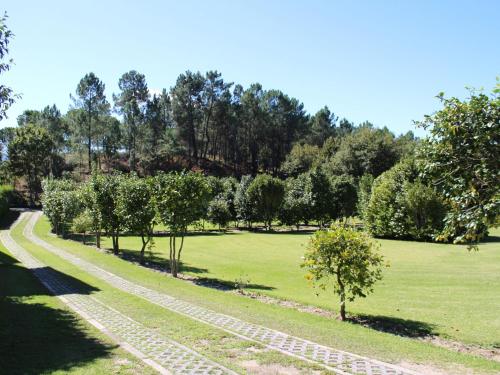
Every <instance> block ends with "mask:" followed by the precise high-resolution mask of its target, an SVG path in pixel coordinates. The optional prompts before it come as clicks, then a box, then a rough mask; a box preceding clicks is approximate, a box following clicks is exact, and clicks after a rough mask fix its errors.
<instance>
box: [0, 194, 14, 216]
mask: <svg viewBox="0 0 500 375" xmlns="http://www.w3.org/2000/svg"><path fill="white" fill-rule="evenodd" d="M11 195H12V187H11V186H8V185H0V221H1V219H3V218H4V217H5V216H6V215H7V213H8V212H9V205H10V197H11Z"/></svg>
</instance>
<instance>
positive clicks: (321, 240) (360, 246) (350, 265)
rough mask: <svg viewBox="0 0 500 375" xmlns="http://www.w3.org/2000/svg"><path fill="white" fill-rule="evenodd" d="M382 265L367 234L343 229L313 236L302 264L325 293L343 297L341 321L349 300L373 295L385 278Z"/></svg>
mask: <svg viewBox="0 0 500 375" xmlns="http://www.w3.org/2000/svg"><path fill="white" fill-rule="evenodd" d="M382 265H383V257H382V256H381V255H380V254H378V252H377V251H376V248H375V245H374V244H373V242H372V241H371V240H370V239H369V237H368V236H367V235H366V234H365V233H363V232H358V231H356V230H354V229H351V228H345V227H341V226H332V227H331V228H330V230H320V231H317V232H316V233H314V235H313V237H312V238H311V239H310V242H309V246H308V248H307V251H306V253H305V255H304V262H303V263H302V267H304V268H306V269H307V271H308V274H307V278H308V279H309V280H311V281H312V282H313V283H315V284H317V286H318V287H319V288H320V289H322V290H326V289H327V288H328V287H332V288H333V291H334V293H336V294H337V295H338V296H339V297H340V317H341V320H345V318H346V315H345V303H346V300H348V301H351V302H352V301H354V299H355V298H357V297H366V295H367V294H369V293H371V292H373V285H374V284H375V282H377V281H378V280H381V279H382Z"/></svg>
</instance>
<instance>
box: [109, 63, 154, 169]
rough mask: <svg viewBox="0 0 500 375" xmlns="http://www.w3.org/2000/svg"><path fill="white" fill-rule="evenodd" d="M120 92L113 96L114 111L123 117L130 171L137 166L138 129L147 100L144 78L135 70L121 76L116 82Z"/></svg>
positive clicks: (146, 86) (147, 94) (146, 87)
mask: <svg viewBox="0 0 500 375" xmlns="http://www.w3.org/2000/svg"><path fill="white" fill-rule="evenodd" d="M118 87H119V88H120V90H121V92H120V93H119V94H117V95H113V99H114V102H115V109H116V110H117V111H118V113H119V114H121V115H123V121H124V123H125V128H126V132H127V134H126V145H127V150H128V153H129V166H130V169H131V170H133V171H134V170H135V169H136V165H137V146H138V141H139V127H140V125H141V123H142V121H143V119H144V110H145V106H146V102H147V100H148V98H149V91H148V85H147V84H146V77H145V76H144V74H141V73H139V72H137V71H135V70H131V71H129V72H127V73H125V74H123V75H122V76H121V78H120V80H119V81H118Z"/></svg>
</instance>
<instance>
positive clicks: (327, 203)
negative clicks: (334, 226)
mask: <svg viewBox="0 0 500 375" xmlns="http://www.w3.org/2000/svg"><path fill="white" fill-rule="evenodd" d="M310 176H311V177H310V178H311V194H312V203H313V206H312V218H313V219H314V220H316V221H318V222H319V224H320V226H323V225H324V224H325V223H326V222H328V221H329V220H331V218H332V217H333V216H335V212H334V210H335V207H334V206H333V205H332V204H331V202H333V201H334V199H335V197H334V196H333V194H332V189H331V184H330V180H329V179H328V177H327V175H326V174H325V173H324V172H323V170H322V169H321V168H319V167H316V168H314V169H313V170H312V171H311V172H310Z"/></svg>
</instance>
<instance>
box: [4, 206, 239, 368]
mask: <svg viewBox="0 0 500 375" xmlns="http://www.w3.org/2000/svg"><path fill="white" fill-rule="evenodd" d="M24 215H26V214H24V213H23V214H22V215H21V217H20V219H22V217H23V216H24ZM18 222H19V221H18ZM14 225H15V224H14ZM0 240H1V241H2V243H3V244H4V246H5V247H6V248H7V249H8V250H9V252H10V253H11V254H12V255H13V256H14V257H15V258H17V260H18V261H20V262H21V263H22V264H23V265H24V266H25V267H27V268H29V269H31V270H32V271H33V272H34V274H35V275H36V277H37V278H38V279H39V280H40V281H41V282H42V283H43V284H44V285H45V287H46V288H47V289H48V290H49V291H50V292H52V293H53V294H54V295H56V296H58V297H59V298H60V299H61V300H62V301H63V302H64V303H66V304H67V305H68V306H69V307H70V308H71V309H72V310H73V311H75V312H77V313H78V314H79V315H81V316H82V317H83V318H84V319H86V320H87V321H88V322H90V323H91V324H92V325H94V326H95V327H97V328H98V329H100V330H101V331H103V332H104V333H105V334H107V335H108V336H110V337H111V338H112V339H114V341H116V342H117V343H119V344H120V345H121V346H122V347H123V348H124V349H126V350H128V351H129V352H131V353H132V354H134V355H136V356H138V357H139V358H141V359H142V360H143V361H144V362H146V363H147V364H149V365H150V366H152V367H153V368H155V369H156V370H158V371H159V372H160V373H164V374H170V373H172V374H200V375H201V374H214V375H219V374H235V372H233V371H231V370H229V369H226V368H225V367H223V366H221V365H219V364H217V363H215V362H213V361H211V360H209V359H207V358H205V357H203V356H202V355H200V354H198V353H196V352H195V351H193V350H191V349H189V348H187V347H185V346H183V345H181V344H179V343H177V342H174V341H172V340H170V339H169V338H167V337H163V336H161V335H159V334H158V333H156V332H154V331H153V330H151V329H148V328H147V327H145V326H143V325H142V324H140V323H138V322H136V321H134V320H132V319H131V318H129V317H127V316H125V315H123V314H122V313H120V312H118V311H116V310H114V309H112V308H110V307H108V306H105V305H104V304H102V303H101V302H99V301H98V300H97V299H95V298H93V297H92V296H90V295H88V294H82V291H81V290H80V289H79V288H78V287H76V286H75V285H72V284H71V282H69V281H67V280H65V279H64V278H63V277H62V276H61V275H60V274H58V273H57V272H56V271H54V270H53V269H51V268H50V267H47V266H45V265H44V264H43V263H41V262H40V261H39V260H37V259H35V258H34V257H33V256H31V255H30V254H29V253H28V252H27V251H26V250H25V249H24V248H22V247H21V246H19V245H18V244H17V243H16V242H15V241H14V240H13V239H12V237H11V236H10V233H9V231H2V232H1V233H0Z"/></svg>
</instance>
